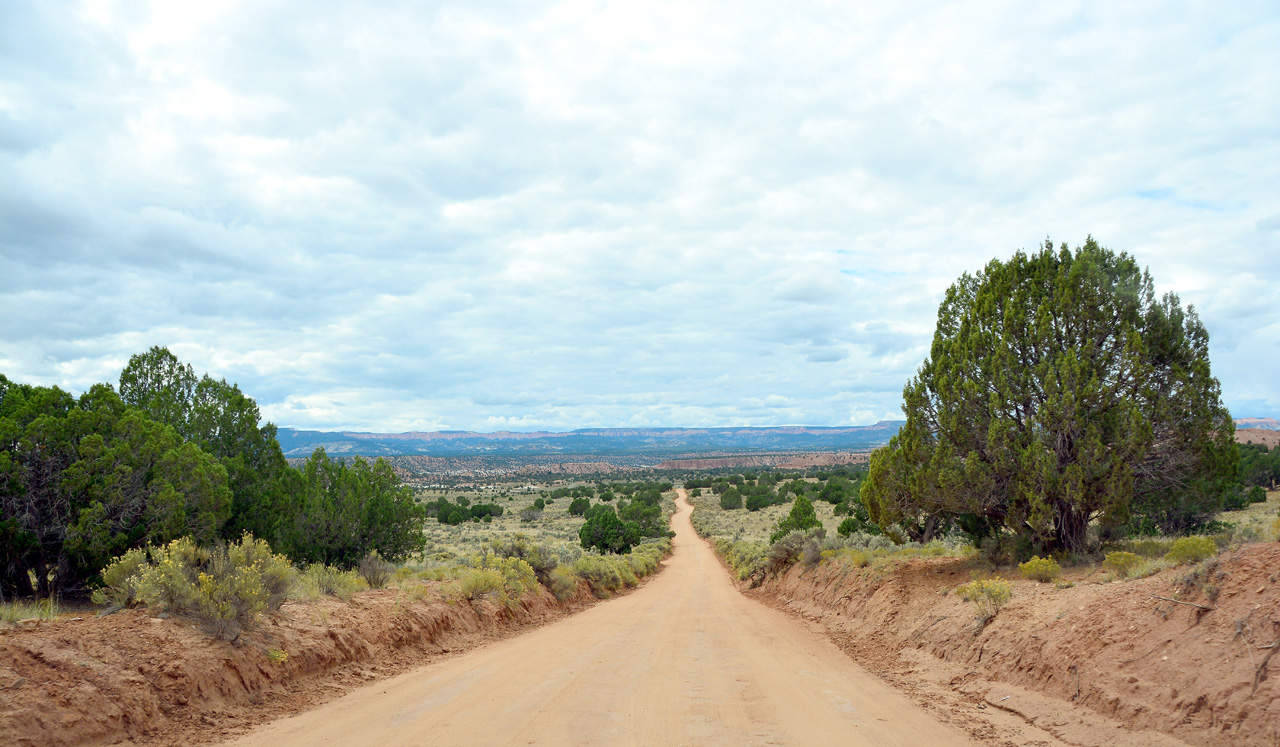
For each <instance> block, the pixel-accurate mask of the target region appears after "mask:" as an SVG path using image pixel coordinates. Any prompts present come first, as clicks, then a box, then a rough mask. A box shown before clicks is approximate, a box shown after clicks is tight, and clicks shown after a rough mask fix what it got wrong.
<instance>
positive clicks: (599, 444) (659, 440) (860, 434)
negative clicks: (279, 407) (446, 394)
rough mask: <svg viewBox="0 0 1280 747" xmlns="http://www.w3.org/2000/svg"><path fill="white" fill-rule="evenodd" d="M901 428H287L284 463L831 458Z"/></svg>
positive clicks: (884, 439)
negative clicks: (760, 454)
mask: <svg viewBox="0 0 1280 747" xmlns="http://www.w3.org/2000/svg"><path fill="white" fill-rule="evenodd" d="M902 424H903V423H902V421H897V420H886V421H881V422H879V423H876V424H875V425H862V426H847V427H835V428H825V427H817V426H776V427H764V428H583V429H580V430H575V431H566V432H552V431H536V432H533V433H511V432H507V431H498V432H496V433H473V432H471V431H437V432H433V433H421V432H412V433H358V432H342V433H337V432H331V431H301V430H295V429H293V428H281V429H280V430H279V433H278V434H277V438H278V439H279V441H280V448H281V449H283V450H284V453H285V456H287V457H291V458H296V457H306V456H310V454H311V452H313V451H315V449H316V447H319V446H323V447H324V448H325V451H327V452H328V453H329V454H330V455H360V456H402V455H410V454H422V455H428V456H477V455H495V456H496V455H537V454H566V455H567V454H687V453H695V452H706V451H748V450H751V451H828V450H839V449H844V450H848V449H870V448H874V447H876V446H881V445H883V444H886V443H888V442H889V438H890V437H891V436H893V434H895V433H897V432H898V429H899V428H900V427H902Z"/></svg>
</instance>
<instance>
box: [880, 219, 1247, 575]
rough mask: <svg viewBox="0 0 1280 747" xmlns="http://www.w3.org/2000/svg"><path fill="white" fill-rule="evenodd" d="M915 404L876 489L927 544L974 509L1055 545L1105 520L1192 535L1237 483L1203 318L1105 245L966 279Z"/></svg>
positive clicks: (1072, 542) (887, 453)
mask: <svg viewBox="0 0 1280 747" xmlns="http://www.w3.org/2000/svg"><path fill="white" fill-rule="evenodd" d="M903 400H904V405H903V409H904V411H905V413H906V416H907V422H906V424H905V425H904V426H903V428H902V430H901V431H900V432H899V433H898V435H896V436H894V438H893V439H892V440H891V441H890V443H889V445H888V446H887V447H885V448H882V449H879V450H877V451H876V452H875V453H874V454H873V455H872V458H871V465H870V472H869V475H868V477H867V479H866V480H865V482H864V483H863V487H862V491H861V496H862V498H863V500H864V502H865V503H866V505H867V508H868V509H869V511H870V513H871V518H872V519H873V520H875V522H876V523H878V524H880V525H881V526H887V525H889V524H892V523H899V524H902V525H904V526H908V527H912V528H914V534H915V535H916V537H917V538H918V539H927V538H928V535H929V534H931V533H932V532H933V531H934V530H935V529H936V528H938V527H939V526H941V524H942V523H943V521H945V519H947V518H948V517H955V516H960V515H963V516H964V517H965V518H966V519H967V520H969V521H970V522H973V521H975V520H976V521H978V522H985V523H987V524H988V525H989V526H991V527H994V528H997V529H999V528H1005V529H1008V530H1011V531H1013V532H1015V533H1017V534H1019V535H1022V536H1024V537H1026V538H1028V539H1030V540H1031V541H1033V542H1034V543H1036V544H1038V545H1040V546H1041V547H1044V548H1047V549H1066V550H1078V549H1081V548H1083V546H1084V544H1085V530H1086V528H1087V526H1088V525H1089V523H1090V522H1091V521H1093V520H1095V519H1101V520H1102V521H1103V522H1104V523H1105V524H1108V525H1113V526H1122V525H1129V526H1132V525H1134V524H1136V523H1142V522H1146V523H1147V524H1149V525H1155V526H1158V527H1159V528H1160V529H1163V530H1165V531H1177V530H1179V529H1185V528H1186V527H1187V526H1188V525H1190V524H1193V523H1195V522H1196V521H1197V520H1199V519H1200V518H1202V517H1203V516H1204V515H1206V514H1207V513H1208V512H1209V511H1212V510H1213V509H1214V508H1215V507H1216V501H1217V500H1218V496H1220V495H1221V494H1222V493H1223V492H1224V488H1225V487H1226V486H1227V485H1228V484H1229V483H1230V481H1231V478H1232V477H1233V475H1234V470H1235V458H1236V457H1235V453H1236V452H1235V448H1234V443H1233V434H1234V425H1233V423H1232V421H1231V417H1230V414H1229V413H1228V412H1227V410H1226V408H1225V407H1224V406H1223V405H1222V402H1221V397H1220V392H1219V385H1218V381H1217V380H1216V379H1215V378H1214V377H1213V376H1212V374H1211V373H1210V370H1209V335H1208V333H1207V332H1206V331H1205V328H1204V326H1203V325H1202V324H1201V323H1200V320H1199V318H1198V317H1197V315H1196V313H1195V310H1194V309H1192V308H1187V309H1184V308H1183V307H1182V305H1181V302H1180V301H1179V299H1178V297H1177V296H1176V295H1174V294H1172V293H1168V294H1165V295H1164V296H1161V297H1157V296H1156V293H1155V291H1154V288H1153V284H1152V281H1151V277H1150V275H1149V274H1148V273H1147V272H1145V271H1143V270H1141V269H1140V268H1139V267H1138V265H1137V263H1136V262H1135V261H1134V259H1133V258H1132V257H1130V256H1128V255H1127V254H1124V253H1119V254H1117V253H1115V252H1112V251H1110V250H1108V249H1105V248H1103V247H1101V246H1099V245H1098V244H1097V242H1095V241H1094V240H1093V238H1092V237H1090V238H1089V239H1088V240H1087V241H1086V242H1085V244H1084V246H1082V247H1078V248H1077V249H1076V250H1075V251H1074V252H1072V251H1070V250H1068V248H1067V246H1066V245H1065V244H1063V245H1062V246H1061V247H1060V248H1059V249H1057V250H1055V249H1054V248H1053V245H1052V244H1051V243H1050V242H1049V241H1047V240H1046V242H1045V244H1044V246H1043V247H1041V249H1040V250H1039V251H1037V252H1035V253H1033V254H1030V255H1028V254H1025V253H1023V252H1018V253H1017V254H1015V255H1014V256H1013V257H1012V258H1011V259H1009V260H1008V261H1007V262H1000V261H998V260H995V261H992V262H991V263H990V264H988V265H987V266H986V268H985V269H984V270H982V271H981V272H979V273H977V274H976V275H970V274H968V273H966V274H965V275H963V276H961V278H960V279H959V280H958V281H957V282H956V283H955V284H954V285H952V286H951V288H950V289H949V290H948V291H947V293H946V296H945V298H944V300H943V302H942V304H941V306H940V307H939V309H938V326H937V330H936V332H935V334H934V338H933V345H932V348H931V349H930V354H929V357H928V358H927V359H925V362H924V364H923V365H922V366H921V368H920V370H919V372H918V373H917V375H916V376H915V377H914V378H913V379H911V380H910V381H909V382H908V383H907V385H906V387H905V388H904V389H903Z"/></svg>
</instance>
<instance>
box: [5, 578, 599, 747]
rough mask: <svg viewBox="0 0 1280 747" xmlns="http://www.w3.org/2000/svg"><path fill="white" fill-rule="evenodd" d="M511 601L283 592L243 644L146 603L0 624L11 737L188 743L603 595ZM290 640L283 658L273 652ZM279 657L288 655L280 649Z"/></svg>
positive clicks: (234, 730)
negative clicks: (289, 599)
mask: <svg viewBox="0 0 1280 747" xmlns="http://www.w3.org/2000/svg"><path fill="white" fill-rule="evenodd" d="M537 592H538V593H537V594H526V596H525V598H524V599H523V601H522V604H521V605H520V606H519V607H517V608H516V609H514V610H509V609H507V608H506V607H503V606H499V605H495V604H491V603H488V602H477V603H474V604H473V603H470V602H467V601H460V602H452V603H451V602H447V601H445V600H444V599H443V598H442V597H441V595H440V589H439V587H434V588H433V589H432V592H431V594H430V595H429V596H428V597H427V598H426V599H423V600H419V601H412V600H410V599H409V598H408V597H407V596H406V594H405V593H404V592H402V591H400V590H398V589H388V590H383V591H369V592H362V593H360V594H357V595H356V596H355V597H354V598H353V599H352V601H351V602H350V603H344V602H341V601H338V600H336V599H332V598H328V599H325V600H321V601H317V602H310V603H286V604H285V605H284V607H283V608H282V609H281V611H280V614H279V615H277V616H273V617H271V618H268V619H267V620H266V623H265V625H264V626H262V627H261V628H259V629H258V630H256V631H252V632H250V633H247V634H245V635H244V636H243V637H242V639H241V641H240V642H239V643H238V645H231V644H229V643H225V642H222V641H217V640H213V639H211V638H210V637H209V636H207V635H205V634H204V633H203V632H201V631H200V629H199V628H197V627H194V626H193V624H192V623H190V622H187V621H183V620H177V619H159V618H154V617H150V616H148V615H147V614H145V613H143V612H140V611H127V612H121V613H119V614H116V615H111V616H108V617H86V618H85V619H82V620H70V621H63V622H57V623H51V624H46V625H43V626H40V627H37V628H34V629H12V628H8V629H5V630H3V632H0V735H3V737H0V742H3V743H4V744H6V745H84V744H110V743H118V742H122V741H128V742H132V743H135V744H190V743H199V742H210V741H220V740H223V739H226V738H227V737H228V736H231V735H235V734H239V733H242V732H244V731H246V730H247V729H249V728H250V727H252V726H254V725H256V724H258V723H261V722H263V721H269V720H272V719H274V718H277V717H279V716H281V715H286V714H290V713H296V712H298V711H301V710H305V709H307V708H310V707H312V706H314V705H317V704H319V703H322V702H325V701H328V700H332V699H333V698H335V697H337V696H339V695H341V694H342V693H344V692H346V691H348V690H351V689H354V688H356V687H359V686H362V685H366V684H368V683H369V682H371V681H374V680H378V679H381V678H383V677H386V676H390V675H394V674H397V673H399V672H402V671H405V670H407V669H411V668H413V667H417V666H420V665H422V664H424V663H427V662H430V661H433V660H438V659H441V658H444V657H448V656H450V655H451V654H453V653H457V652H461V651H465V650H468V649H471V648H474V647H476V646H477V645H480V644H482V643H487V642H490V641H494V640H498V639H501V638H506V637H510V636H512V635H515V634H516V633H519V632H521V631H523V630H526V629H529V628H531V627H536V626H539V625H542V624H545V623H548V622H551V621H554V620H557V619H560V618H563V617H565V616H567V615H569V614H571V613H572V612H575V611H578V610H581V609H584V608H586V607H590V606H592V605H593V604H595V602H596V601H597V600H595V599H594V598H593V597H592V596H591V595H590V593H589V591H588V590H587V588H586V585H585V584H581V585H580V588H579V591H578V594H577V596H576V597H574V598H572V599H570V600H568V601H567V602H565V603H560V602H558V601H556V599H555V597H553V596H552V595H551V594H549V593H548V592H547V591H546V590H545V589H543V588H542V587H541V586H539V587H538V589H537ZM272 650H276V651H284V652H286V653H287V654H288V657H287V659H286V660H285V661H283V662H277V661H275V660H273V659H272V658H271V657H270V655H269V652H271V651H272ZM277 657H278V655H277Z"/></svg>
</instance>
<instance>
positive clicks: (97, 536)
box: [0, 376, 231, 596]
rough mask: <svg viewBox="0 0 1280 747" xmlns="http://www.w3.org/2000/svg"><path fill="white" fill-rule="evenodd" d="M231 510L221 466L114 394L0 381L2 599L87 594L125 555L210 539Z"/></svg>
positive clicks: (99, 388) (104, 387)
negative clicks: (182, 539)
mask: <svg viewBox="0 0 1280 747" xmlns="http://www.w3.org/2000/svg"><path fill="white" fill-rule="evenodd" d="M230 506H231V493H230V491H229V489H228V487H227V473H226V470H225V468H224V467H223V466H222V465H220V464H219V463H218V461H217V459H216V458H214V457H212V456H211V455H209V454H207V453H205V452H202V451H201V450H200V449H199V448H197V447H195V446H194V445H192V444H190V443H187V442H184V441H183V440H182V439H181V438H180V436H179V435H178V434H177V433H176V432H175V431H174V430H173V429H172V428H169V427H167V426H165V425H162V424H160V423H156V422H155V421H152V420H148V419H147V418H146V417H144V416H143V415H142V414H141V413H140V412H138V411H137V410H132V409H129V408H126V407H125V405H124V403H123V402H121V401H120V398H119V397H118V396H116V394H115V392H114V391H113V390H112V389H111V387H110V386H107V385H105V384H100V385H97V386H95V387H93V388H92V389H91V390H89V391H88V392H86V393H85V394H84V395H82V396H81V397H80V398H79V399H78V400H77V399H74V398H72V397H71V396H70V395H69V394H67V393H65V392H63V391H61V390H60V389H58V388H56V387H48V388H46V387H34V386H28V385H24V384H15V383H12V382H10V381H9V380H8V379H7V378H5V377H3V376H0V540H3V543H4V544H3V546H0V562H3V566H2V567H0V592H3V593H4V594H5V595H18V596H30V595H32V594H33V593H35V592H39V593H40V594H41V595H42V596H48V595H50V594H54V593H62V592H66V591H77V590H83V589H84V588H85V583H86V582H87V581H88V580H89V579H90V578H91V577H93V576H94V575H95V574H97V572H98V571H99V570H100V569H101V568H102V567H103V566H104V565H105V564H106V563H107V562H109V561H110V560H111V559H112V558H113V557H115V556H116V555H119V554H120V553H123V552H124V551H125V550H128V549H131V548H134V547H141V546H143V545H146V544H159V543H164V542H168V541H170V540H172V539H176V538H178V537H181V536H184V535H189V536H193V537H195V538H197V539H199V540H203V541H208V540H212V539H213V538H215V537H217V535H218V531H219V529H220V528H221V527H222V525H223V523H224V522H225V521H226V520H227V518H228V516H229V514H230ZM32 576H34V581H35V584H34V587H33V585H32Z"/></svg>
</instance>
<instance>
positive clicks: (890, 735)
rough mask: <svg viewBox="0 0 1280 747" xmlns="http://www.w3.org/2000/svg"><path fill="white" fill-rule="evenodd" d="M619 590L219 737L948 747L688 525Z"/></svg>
mask: <svg viewBox="0 0 1280 747" xmlns="http://www.w3.org/2000/svg"><path fill="white" fill-rule="evenodd" d="M677 505H678V506H679V510H678V511H677V513H676V515H675V516H674V518H673V520H672V525H673V528H674V529H675V532H676V537H675V541H674V552H673V554H672V556H671V557H670V558H669V559H668V560H667V568H666V570H664V571H663V572H662V573H660V574H658V576H657V577H656V578H654V579H653V580H652V581H650V582H649V583H648V584H646V585H645V586H643V587H642V588H640V589H638V590H636V591H635V592H634V593H632V594H630V595H627V596H625V597H621V598H619V599H616V600H613V601H610V602H608V603H606V604H601V605H598V606H596V607H593V608H591V609H589V610H587V611H585V612H582V613H580V614H577V615H574V616H573V617H570V618H568V619H565V620H562V621H560V622H557V623H554V624H552V625H548V626H546V627H543V628H539V629H538V630H535V631H532V632H530V633H527V634H524V635H521V636H518V637H516V638H512V639H508V640H506V641H503V642H501V643H497V644H494V645H492V646H489V647H487V648H483V649H478V650H476V651H472V652H470V653H467V654H464V655H462V656H459V657H457V658H454V659H450V660H448V661H443V662H440V663H438V664H433V665H430V666H427V667H424V668H422V669H419V670H416V671H413V672H409V673H407V674H404V675H401V676H399V677H395V678H393V679H388V680H384V681H382V682H379V683H377V684H375V685H371V686H369V687H366V688H364V689H361V690H357V691H355V692H353V693H350V694H348V695H347V696H345V697H343V698H341V699H339V700H336V701H333V702H331V703H328V704H326V705H324V706H322V707H320V708H317V709H315V710H312V711H308V712H306V713H303V714H300V715H298V716H294V717H292V718H287V719H282V720H280V721H276V722H274V723H271V724H268V725H267V726H265V727H263V728H261V729H259V730H257V731H254V732H251V733H249V734H247V735H245V736H243V737H241V738H240V739H238V740H236V741H235V742H233V743H232V744H237V745H270V747H287V746H291V745H299V746H301V745H307V746H310V745H376V746H377V747H395V746H396V745H528V744H540V745H680V744H684V745H712V744H715V745H747V744H787V745H822V744H840V745H958V744H971V741H970V740H969V738H968V736H967V735H965V734H964V733H962V732H961V731H959V730H957V729H955V728H953V727H951V726H948V725H946V724H943V723H940V722H938V721H937V720H935V719H934V718H933V717H932V716H931V715H930V714H929V713H928V712H926V711H924V710H922V709H921V708H920V707H918V706H916V705H915V704H913V703H912V702H911V701H909V700H908V699H907V698H906V697H904V696H903V695H901V694H899V693H898V692H896V691H894V690H893V689H891V688H889V687H888V686H886V685H885V684H884V683H883V682H881V681H880V680H879V679H877V678H876V677H874V676H873V675H871V674H869V673H867V672H866V671H865V670H863V669H861V668H860V667H858V666H857V665H856V664H854V663H853V662H852V661H850V660H849V659H848V657H846V656H845V655H844V654H843V653H841V652H840V650H839V649H837V648H836V647H835V646H834V645H832V644H831V643H829V642H828V641H826V640H825V639H824V638H823V637H821V636H820V635H815V633H813V632H812V631H810V630H809V629H807V628H806V627H805V626H804V625H803V624H802V623H800V622H798V621H796V620H794V619H793V618H791V617H788V616H787V615H785V614H783V613H781V612H778V611H776V610H772V609H770V608H768V607H765V606H764V605H761V604H759V603H757V602H754V601H752V600H749V599H747V598H745V597H743V596H742V594H740V593H739V592H738V591H737V589H735V588H734V586H733V585H732V583H731V582H730V580H729V577H728V575H727V574H726V573H725V571H724V568H723V567H722V566H721V565H720V563H719V561H718V560H717V559H716V557H715V555H714V554H713V553H712V551H711V549H710V547H708V545H707V543H706V542H704V541H703V540H701V539H700V538H699V537H698V536H697V535H696V534H695V533H694V531H693V527H692V526H691V525H690V523H689V514H690V513H691V508H690V506H689V504H688V502H687V501H686V500H685V498H684V494H683V492H682V493H681V495H680V499H679V501H678V502H677Z"/></svg>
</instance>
